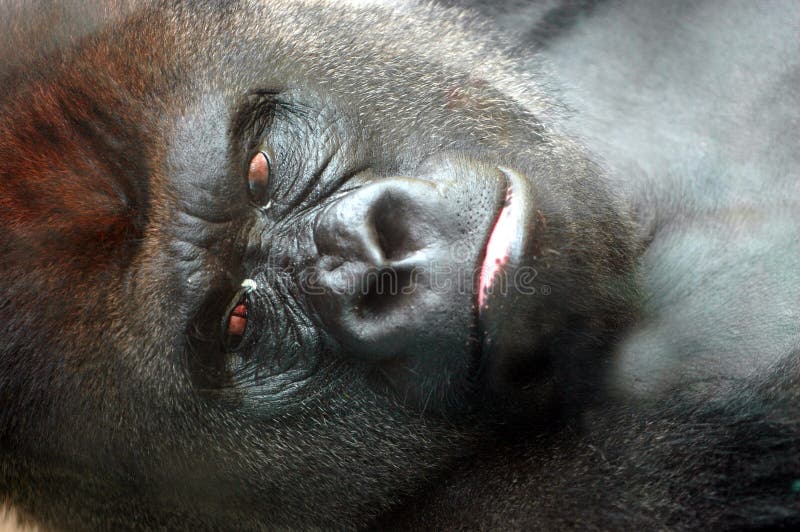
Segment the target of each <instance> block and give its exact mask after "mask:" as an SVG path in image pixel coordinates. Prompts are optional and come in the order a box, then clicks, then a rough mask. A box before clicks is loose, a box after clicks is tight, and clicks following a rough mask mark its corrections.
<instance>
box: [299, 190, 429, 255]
mask: <svg viewBox="0 0 800 532" xmlns="http://www.w3.org/2000/svg"><path fill="white" fill-rule="evenodd" d="M438 201H439V190H438V188H437V186H436V184H434V183H431V182H428V181H423V180H419V179H404V178H396V179H387V180H384V181H379V182H376V183H372V184H370V185H367V186H365V187H362V188H361V189H359V190H357V191H355V192H352V193H350V194H349V195H347V196H345V197H344V198H342V199H339V200H338V201H336V202H335V203H333V204H332V205H329V206H328V207H327V208H326V209H325V210H324V211H323V213H322V214H321V215H320V216H319V217H318V218H317V221H316V224H315V227H314V243H315V245H316V250H317V254H318V256H319V258H320V266H323V263H329V264H331V263H334V264H335V263H345V262H348V263H360V264H363V265H364V266H366V267H370V268H386V267H391V266H396V267H399V266H400V265H401V263H403V262H404V261H405V262H409V259H412V262H413V256H414V255H416V254H419V253H420V252H423V251H424V250H425V249H426V248H430V247H432V246H434V245H435V244H436V242H437V241H440V240H441V238H439V237H441V235H437V232H438V231H437V225H438V224H437V217H439V216H441V209H437V204H438Z"/></svg>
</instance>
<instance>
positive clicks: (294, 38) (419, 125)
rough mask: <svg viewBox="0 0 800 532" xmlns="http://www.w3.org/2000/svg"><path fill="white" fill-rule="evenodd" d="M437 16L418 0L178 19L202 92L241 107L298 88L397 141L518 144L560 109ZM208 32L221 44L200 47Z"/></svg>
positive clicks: (256, 8) (268, 7) (312, 100)
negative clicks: (417, 136)
mask: <svg viewBox="0 0 800 532" xmlns="http://www.w3.org/2000/svg"><path fill="white" fill-rule="evenodd" d="M353 4H355V8H354V7H353ZM433 9H434V8H433V7H430V6H416V5H414V4H412V3H410V2H399V3H388V2H366V1H359V2H354V3H351V2H344V3H340V2H332V3H329V2H317V1H299V2H288V1H282V2H278V3H276V2H252V3H250V4H247V5H246V6H244V7H243V8H242V9H240V10H237V11H234V12H230V13H226V14H218V13H213V12H203V11H200V12H198V11H197V10H192V11H191V12H184V13H179V14H178V16H177V17H176V20H177V22H176V23H178V24H186V25H187V26H188V31H187V32H182V33H180V34H181V35H186V38H185V41H184V42H182V43H181V44H180V45H179V46H180V48H181V49H182V51H183V52H184V53H185V57H186V64H187V65H188V66H189V67H190V68H194V69H195V72H196V74H195V76H193V77H194V79H195V80H196V81H195V82H196V83H197V84H199V85H201V87H195V88H199V89H200V90H195V91H193V93H195V94H209V93H220V94H223V95H224V97H225V99H227V100H228V102H229V105H231V106H233V105H235V104H236V102H237V101H238V100H239V99H240V98H241V97H242V95H245V94H248V93H250V92H252V91H254V90H269V91H275V92H285V93H287V94H288V93H291V94H292V95H293V96H292V97H293V98H296V99H302V98H306V99H308V100H309V101H308V102H305V103H308V104H309V105H310V106H312V107H322V108H333V109H336V111H337V113H338V114H340V115H342V116H344V115H347V116H349V117H350V118H351V119H352V120H354V122H355V124H354V125H355V126H356V127H360V128H365V129H368V130H369V131H370V132H371V134H373V135H375V136H376V137H379V136H381V134H386V135H387V136H390V137H392V138H393V139H394V140H397V139H396V137H398V136H401V137H402V130H406V131H408V132H412V131H414V132H419V131H424V132H426V133H427V134H428V137H431V136H435V135H436V133H437V132H438V133H440V134H441V136H442V137H445V136H447V137H453V132H454V131H455V132H457V133H458V136H463V137H473V139H474V140H478V141H481V140H483V139H487V138H490V137H494V139H493V140H498V139H502V138H503V137H506V138H515V141H516V142H518V141H519V137H520V135H522V134H526V133H529V132H528V131H526V130H527V129H529V128H530V125H531V123H533V122H537V123H538V121H539V120H540V119H541V118H542V117H545V116H547V115H548V114H550V112H551V107H552V106H551V104H550V103H549V101H548V100H547V98H546V97H545V96H544V94H543V92H542V91H539V90H538V89H537V86H536V84H535V83H533V82H532V81H531V80H530V79H528V78H523V77H522V76H521V75H519V74H516V73H514V71H513V70H512V69H511V68H510V67H509V66H508V60H507V58H506V57H505V56H504V55H503V54H502V52H501V51H497V50H494V49H493V47H492V45H491V44H489V43H488V42H483V41H481V40H478V39H476V38H475V37H473V36H471V34H470V33H468V32H467V29H466V27H465V24H466V22H464V21H463V20H458V19H453V20H451V19H449V18H448V17H446V16H445V17H442V16H439V17H437V24H436V25H435V26H433V25H431V24H429V23H426V22H424V21H426V20H430V19H431V16H430V11H431V10H433ZM187 17H188V18H187ZM181 20H185V22H181ZM192 25H195V26H194V27H195V29H194V30H193V29H192ZM207 27H211V28H212V30H213V31H212V37H211V39H210V40H209V41H208V42H198V39H197V37H196V36H197V34H198V33H200V30H201V29H202V28H207ZM182 55H183V54H182ZM387 117H391V121H387V120H386V118H387ZM389 122H391V126H388V125H387V124H388V123H389ZM503 125H506V126H508V127H509V128H510V129H511V130H509V131H502V130H501V129H502V126H503ZM387 127H391V128H392V130H391V131H386V128H387Z"/></svg>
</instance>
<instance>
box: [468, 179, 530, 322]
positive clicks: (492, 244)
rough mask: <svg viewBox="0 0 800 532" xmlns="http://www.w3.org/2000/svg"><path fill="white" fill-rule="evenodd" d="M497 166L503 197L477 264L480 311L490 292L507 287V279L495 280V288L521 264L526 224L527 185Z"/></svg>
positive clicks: (496, 291)
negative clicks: (500, 176)
mask: <svg viewBox="0 0 800 532" xmlns="http://www.w3.org/2000/svg"><path fill="white" fill-rule="evenodd" d="M498 169H499V170H500V172H501V173H502V175H503V176H504V178H505V180H506V198H505V202H504V203H503V206H502V207H501V208H500V211H499V213H498V214H497V217H496V218H495V222H494V226H493V227H492V230H491V232H490V233H489V238H488V239H487V242H486V251H485V255H484V259H483V263H482V264H481V270H480V278H479V279H480V280H479V283H478V309H479V311H480V312H481V313H483V312H484V311H486V310H488V308H489V300H490V298H491V296H492V295H493V294H494V293H500V294H501V295H502V292H504V291H505V290H506V289H507V288H508V286H509V283H508V282H504V283H499V289H498V290H495V287H496V286H497V285H498V283H497V281H498V279H500V278H501V276H503V275H508V274H509V273H513V270H515V269H516V268H517V267H519V266H520V265H521V264H520V262H521V259H522V256H523V253H524V248H525V235H526V232H527V231H526V228H527V227H528V226H529V225H530V224H529V223H526V222H528V220H526V210H527V209H526V207H527V205H526V204H527V203H528V201H526V200H527V196H529V192H530V187H529V186H528V185H527V183H526V181H525V179H524V178H523V177H522V176H520V175H519V174H517V173H516V172H514V171H512V170H509V169H507V168H503V167H498ZM505 281H507V279H506V280H505ZM511 286H512V287H513V286H514V285H513V284H511Z"/></svg>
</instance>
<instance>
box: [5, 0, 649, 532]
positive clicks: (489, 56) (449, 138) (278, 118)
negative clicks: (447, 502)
mask: <svg viewBox="0 0 800 532" xmlns="http://www.w3.org/2000/svg"><path fill="white" fill-rule="evenodd" d="M434 15H435V23H434V22H433V21H434ZM112 18H113V17H112ZM428 21H430V22H428ZM463 24H464V23H463V22H462V21H459V20H457V19H456V20H452V21H450V20H449V19H448V17H447V13H445V12H438V11H436V10H434V9H433V8H429V7H421V8H418V7H412V6H409V5H405V4H401V5H399V6H397V7H394V8H392V7H385V6H384V7H378V6H371V5H367V6H363V7H356V6H354V5H350V4H347V3H345V4H340V5H328V4H327V3H322V2H314V1H304V2H289V1H280V2H263V3H250V4H248V5H239V4H236V5H233V4H231V5H227V4H226V5H225V6H223V7H220V6H205V5H201V4H199V3H197V4H195V3H192V4H189V5H177V6H174V7H169V8H161V7H148V8H142V9H138V10H136V12H135V13H134V14H129V15H125V16H123V17H120V18H118V19H114V20H113V22H108V23H104V24H101V26H104V25H105V26H106V27H105V28H104V29H103V30H102V31H96V32H93V33H92V34H91V35H88V36H86V37H84V38H80V39H75V40H74V42H72V43H71V45H70V46H69V47H68V48H66V49H65V50H60V51H59V54H60V55H58V56H57V57H55V56H53V55H46V54H45V55H44V57H43V58H34V59H31V60H30V61H28V62H24V61H20V65H21V66H18V67H15V68H14V69H12V70H10V71H9V72H7V73H6V74H5V75H4V76H3V77H2V78H0V80H2V83H3V86H4V91H3V93H4V96H3V99H2V111H1V114H0V124H1V126H0V127H2V131H3V133H2V135H1V136H0V137H1V138H2V140H0V153H2V156H0V175H1V176H2V184H1V185H0V187H2V188H0V202H2V213H0V222H1V223H2V225H3V228H4V229H3V231H2V236H0V242H2V249H3V253H2V257H0V271H2V272H3V274H4V275H3V279H2V281H0V316H1V318H0V323H2V340H0V353H1V354H2V362H0V375H2V379H0V399H1V400H2V403H3V404H4V405H6V406H5V407H4V411H3V412H2V413H0V444H2V449H3V468H4V469H3V471H4V480H3V482H4V484H3V490H4V491H3V492H4V493H5V492H7V491H8V490H9V489H10V490H11V491H13V493H12V500H13V502H14V503H15V504H17V505H19V506H20V507H21V508H23V509H24V510H26V511H27V512H30V513H32V514H34V515H37V517H38V518H39V519H41V520H42V521H44V522H49V523H52V524H57V525H59V526H65V525H66V526H68V527H70V526H77V527H86V526H96V527H107V526H111V525H114V526H126V527H130V526H154V525H157V524H160V525H166V526H171V527H181V528H183V527H189V526H200V525H202V526H221V525H223V524H225V523H230V519H235V520H236V522H237V527H241V528H248V527H257V526H259V523H261V524H263V523H270V524H271V525H272V526H276V527H280V526H289V525H291V526H312V525H315V526H337V527H340V526H352V525H355V524H362V523H365V522H366V521H367V520H368V519H370V518H371V517H372V516H374V515H377V514H379V513H380V512H381V511H383V510H384V509H385V508H387V507H389V506H391V505H392V504H394V503H395V501H396V500H398V499H399V497H400V496H401V495H403V494H405V493H408V492H410V491H411V490H413V489H415V487H416V486H417V485H418V484H419V482H421V480H422V479H428V478H430V477H431V476H432V475H435V472H436V471H437V470H439V469H440V468H441V467H442V466H443V465H444V464H447V463H449V462H450V461H451V460H452V459H453V458H454V457H456V456H459V455H462V454H464V453H466V452H468V451H469V449H470V448H471V446H472V445H473V442H474V441H475V440H476V439H478V438H480V437H482V436H483V435H485V434H486V432H485V431H487V430H489V429H488V428H487V426H488V425H489V424H491V422H492V421H491V420H492V419H496V418H498V417H499V418H500V419H502V418H503V416H506V415H512V414H513V415H516V414H518V413H519V412H525V415H526V416H527V417H528V418H529V419H531V420H536V419H539V418H540V417H542V416H545V415H546V413H547V412H549V411H550V410H551V409H552V408H554V407H555V406H556V405H562V404H564V402H570V401H572V402H578V401H580V400H582V397H581V392H580V389H579V387H576V386H571V387H563V386H561V384H563V383H564V382H567V379H574V380H576V382H577V381H580V382H583V381H585V380H586V379H580V378H576V377H575V372H576V371H577V370H576V369H575V368H576V367H582V368H585V371H587V372H591V371H594V370H595V369H596V363H597V362H598V360H599V359H600V358H601V357H602V347H603V345H605V343H606V342H607V341H608V339H609V338H610V337H611V336H612V335H613V334H614V332H615V331H617V330H618V329H619V328H620V327H621V326H622V325H623V324H624V323H625V322H626V320H627V318H628V314H629V312H630V311H629V302H628V298H627V294H628V293H629V292H631V283H632V281H631V276H632V269H633V268H632V264H633V261H634V259H635V255H636V249H637V246H636V244H635V243H634V238H633V236H632V235H633V230H632V224H631V222H630V220H629V218H628V215H627V214H626V213H625V212H624V209H623V207H622V206H621V203H620V201H619V200H618V199H617V198H616V197H615V196H614V195H613V194H612V193H611V192H610V191H609V190H608V188H607V185H606V183H605V181H604V178H603V177H602V175H600V173H599V172H598V171H597V169H596V167H595V166H594V165H593V164H592V163H591V161H590V160H589V158H588V157H587V155H586V154H585V153H584V152H583V150H582V149H581V148H580V146H579V145H578V144H577V143H575V142H573V141H572V140H570V139H569V138H568V137H566V136H564V135H563V134H561V133H559V131H558V128H557V127H556V126H555V123H554V121H555V119H556V118H557V117H558V115H559V113H560V110H559V108H558V106H557V105H556V104H554V103H553V102H552V101H551V100H550V99H549V97H547V96H546V94H545V92H544V91H543V90H540V89H539V88H538V86H537V84H536V83H535V82H534V81H533V80H532V79H528V78H526V77H523V76H522V75H520V74H516V73H513V72H512V70H511V67H510V62H509V61H508V60H507V59H506V58H505V57H504V56H503V55H502V53H500V52H497V51H495V49H494V48H493V45H491V44H490V43H489V42H485V41H482V40H479V39H477V38H475V37H473V36H472V35H473V33H468V32H467V28H465V27H463ZM343 35H347V36H348V37H347V38H346V39H345V38H343ZM9 46H10V45H9ZM567 394H568V395H569V397H566V395H567ZM20 486H25V487H24V488H21V487H20ZM9 487H10V488H9ZM78 500H80V501H81V502H80V503H77V502H76V501H78ZM117 520H119V522H117ZM132 523H133V524H132Z"/></svg>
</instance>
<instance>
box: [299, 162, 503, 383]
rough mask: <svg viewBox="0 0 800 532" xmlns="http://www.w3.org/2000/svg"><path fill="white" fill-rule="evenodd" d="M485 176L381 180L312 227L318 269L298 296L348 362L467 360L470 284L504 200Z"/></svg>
mask: <svg viewBox="0 0 800 532" xmlns="http://www.w3.org/2000/svg"><path fill="white" fill-rule="evenodd" d="M487 172H490V173H489V174H488V177H491V176H492V175H497V170H496V169H491V168H489V169H488V170H487V168H485V167H484V166H482V165H473V164H455V165H454V164H449V165H445V167H444V168H443V167H442V166H440V167H439V168H438V169H437V170H436V171H434V172H433V176H432V177H430V178H425V179H416V178H387V179H383V180H380V181H375V182H372V183H370V184H367V185H365V186H363V187H361V188H359V189H357V190H355V191H353V192H350V193H348V194H346V195H345V196H343V197H340V198H339V199H337V200H335V201H334V202H333V203H331V204H330V205H328V206H327V207H326V208H325V209H324V210H323V211H322V213H321V214H320V215H319V217H318V219H317V220H316V223H315V226H314V243H315V244H316V252H317V254H316V259H315V260H316V266H315V267H314V268H312V270H313V271H312V272H311V274H310V275H308V276H307V277H306V279H305V281H304V287H305V289H306V290H307V291H308V296H309V299H310V301H311V303H312V308H313V309H314V312H315V313H316V314H317V318H318V319H319V320H320V321H321V322H322V324H323V326H324V328H325V329H326V332H328V333H329V334H330V335H331V336H333V337H334V338H335V339H336V340H337V341H338V342H339V344H340V345H341V346H342V348H343V350H344V352H345V354H346V355H348V356H354V357H357V358H362V359H372V360H374V359H386V358H398V357H404V358H408V357H415V358H417V357H420V356H422V357H433V358H439V355H440V356H444V357H449V356H458V353H459V352H460V353H463V352H464V350H465V347H464V346H465V344H466V343H468V342H469V337H470V334H471V332H472V328H473V326H474V323H475V307H474V304H475V297H474V294H475V287H476V279H477V278H476V275H475V274H476V271H477V267H478V266H479V265H480V261H481V259H482V254H483V249H484V245H485V242H486V238H487V236H488V231H489V228H490V226H491V225H492V222H493V220H494V216H495V213H496V212H497V209H498V205H501V204H502V201H503V198H504V192H505V188H504V186H503V182H502V180H501V179H499V178H498V179H487ZM456 173H458V174H461V175H458V176H456V175H454V174H456ZM463 174H468V178H466V179H465V177H464V175H463ZM422 363H423V362H421V361H420V360H417V361H412V364H413V365H415V366H417V367H419V366H420V364H422ZM441 364H442V361H441V360H438V362H436V365H437V366H438V367H441ZM420 369H421V368H420Z"/></svg>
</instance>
